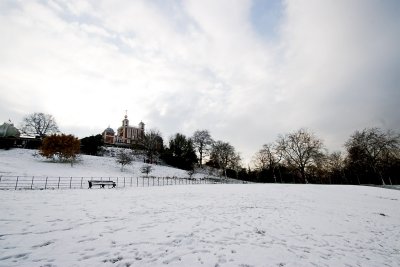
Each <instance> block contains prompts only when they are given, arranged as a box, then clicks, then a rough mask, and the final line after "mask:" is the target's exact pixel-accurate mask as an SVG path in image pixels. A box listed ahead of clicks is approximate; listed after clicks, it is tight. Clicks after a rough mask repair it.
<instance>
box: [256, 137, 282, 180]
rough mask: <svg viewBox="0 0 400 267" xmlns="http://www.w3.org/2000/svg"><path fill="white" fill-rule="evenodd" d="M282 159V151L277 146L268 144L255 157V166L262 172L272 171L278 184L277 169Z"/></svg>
mask: <svg viewBox="0 0 400 267" xmlns="http://www.w3.org/2000/svg"><path fill="white" fill-rule="evenodd" d="M282 157H283V154H282V150H280V149H278V146H277V145H276V144H272V143H268V144H265V145H263V148H262V149H260V150H259V151H258V152H257V153H256V155H255V156H254V165H255V167H256V168H257V169H258V170H260V171H262V170H266V169H270V170H271V171H272V175H273V177H274V180H275V183H276V174H275V169H276V167H277V166H278V164H279V162H280V161H281V160H282Z"/></svg>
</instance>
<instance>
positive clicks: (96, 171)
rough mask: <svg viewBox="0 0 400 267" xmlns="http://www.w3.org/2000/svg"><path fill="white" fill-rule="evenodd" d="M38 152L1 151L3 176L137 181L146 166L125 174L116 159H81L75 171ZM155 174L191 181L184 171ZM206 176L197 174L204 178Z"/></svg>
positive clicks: (156, 169)
mask: <svg viewBox="0 0 400 267" xmlns="http://www.w3.org/2000/svg"><path fill="white" fill-rule="evenodd" d="M37 153H38V151H37V150H28V149H11V150H0V175H22V176H24V175H28V176H54V177H58V176H73V177H82V176H84V177H117V176H119V177H121V176H126V177H132V176H133V177H137V176H142V175H143V174H142V173H141V172H140V167H142V166H143V165H144V163H143V162H133V164H131V165H128V166H125V167H124V171H123V172H121V165H118V164H117V163H116V161H115V158H112V157H95V156H87V155H81V156H80V161H79V162H78V163H76V164H74V165H73V167H71V165H70V164H68V163H54V162H49V161H48V160H47V159H44V158H42V157H40V156H37V157H34V156H33V155H34V154H37ZM152 166H153V168H154V170H153V171H152V172H151V175H153V176H158V177H166V176H169V177H172V176H176V177H187V176H188V175H187V172H186V171H184V170H180V169H176V168H171V167H166V166H160V165H152ZM203 176H205V175H204V174H196V175H195V177H197V178H201V177H203Z"/></svg>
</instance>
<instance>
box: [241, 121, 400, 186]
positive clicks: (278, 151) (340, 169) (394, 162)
mask: <svg viewBox="0 0 400 267" xmlns="http://www.w3.org/2000/svg"><path fill="white" fill-rule="evenodd" d="M344 147H345V149H346V153H345V154H343V153H341V152H339V151H336V152H333V153H329V152H328V151H327V149H326V148H325V147H324V144H323V141H322V140H321V139H320V138H318V137H317V136H316V135H315V134H314V133H312V132H310V131H308V130H306V129H300V130H298V131H295V132H292V133H288V134H285V135H279V136H278V138H277V139H276V140H275V142H272V143H267V144H265V145H263V147H262V148H261V149H260V150H259V151H258V152H257V153H256V154H255V156H254V159H253V162H254V165H255V169H254V170H253V171H248V172H247V173H245V174H246V175H247V179H250V180H253V181H258V182H281V183H322V184H399V183H400V176H399V174H400V136H399V134H398V133H395V132H394V131H392V130H387V131H384V130H382V129H380V128H366V129H363V130H361V131H360V130H358V131H355V132H354V133H353V134H352V135H351V136H350V138H349V139H348V140H347V141H346V142H345V144H344Z"/></svg>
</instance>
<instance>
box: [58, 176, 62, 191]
mask: <svg viewBox="0 0 400 267" xmlns="http://www.w3.org/2000/svg"><path fill="white" fill-rule="evenodd" d="M60 179H61V177H60V176H58V183H57V189H60Z"/></svg>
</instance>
